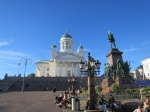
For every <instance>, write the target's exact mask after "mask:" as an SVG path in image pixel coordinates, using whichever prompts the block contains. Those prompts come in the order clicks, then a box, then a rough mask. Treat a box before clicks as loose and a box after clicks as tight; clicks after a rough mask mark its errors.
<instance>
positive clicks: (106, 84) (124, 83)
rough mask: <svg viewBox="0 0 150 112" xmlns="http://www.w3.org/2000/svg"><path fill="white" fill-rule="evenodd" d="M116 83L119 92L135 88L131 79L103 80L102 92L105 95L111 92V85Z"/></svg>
mask: <svg viewBox="0 0 150 112" xmlns="http://www.w3.org/2000/svg"><path fill="white" fill-rule="evenodd" d="M113 83H116V84H117V85H118V86H119V89H120V90H123V89H127V88H136V87H137V85H136V84H135V82H134V80H133V79H132V78H131V77H119V78H115V79H113V78H108V79H103V81H102V92H104V93H106V92H109V91H110V90H111V85H112V84H113Z"/></svg>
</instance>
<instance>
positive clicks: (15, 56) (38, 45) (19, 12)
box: [0, 0, 150, 79]
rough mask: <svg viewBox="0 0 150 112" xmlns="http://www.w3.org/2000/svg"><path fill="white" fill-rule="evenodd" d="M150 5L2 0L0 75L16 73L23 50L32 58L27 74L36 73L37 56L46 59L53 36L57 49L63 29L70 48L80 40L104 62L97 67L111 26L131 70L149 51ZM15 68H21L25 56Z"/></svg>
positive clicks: (117, 0)
mask: <svg viewBox="0 0 150 112" xmlns="http://www.w3.org/2000/svg"><path fill="white" fill-rule="evenodd" d="M149 5H150V1H149V0H0V78H1V79H3V77H4V75H5V73H8V75H9V76H13V75H15V74H16V75H18V68H19V66H18V63H19V61H20V59H21V58H25V57H26V55H27V56H28V57H29V58H31V59H32V61H33V63H32V64H30V62H29V61H28V64H27V71H26V75H27V74H29V73H35V62H36V60H38V59H40V60H48V59H49V58H50V47H51V46H52V45H53V43H54V42H55V43H56V45H57V48H58V50H59V45H60V44H59V40H60V38H61V36H62V35H63V34H65V32H66V29H68V33H69V34H70V35H71V36H72V37H73V40H74V51H77V48H78V46H79V45H80V43H81V44H82V45H83V47H84V48H85V56H86V57H85V58H87V53H88V52H90V53H91V56H93V57H94V59H97V60H99V61H100V62H101V63H102V66H101V73H103V65H104V63H105V62H107V59H106V54H107V53H108V51H109V50H110V46H109V43H108V41H107V33H108V31H111V32H112V33H113V35H114V37H115V40H116V41H115V42H116V46H117V48H118V49H119V50H120V51H122V52H124V53H123V60H124V61H126V60H128V61H130V62H131V68H132V70H133V69H135V68H137V67H138V66H139V65H140V64H141V60H143V59H144V58H146V57H150V34H149V33H150V28H149V27H150V7H149ZM19 71H20V73H21V74H23V72H24V61H23V62H22V65H21V66H20V70H19Z"/></svg>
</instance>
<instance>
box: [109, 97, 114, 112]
mask: <svg viewBox="0 0 150 112" xmlns="http://www.w3.org/2000/svg"><path fill="white" fill-rule="evenodd" d="M114 103H115V99H114V97H113V96H112V95H110V97H109V100H108V104H109V107H110V109H111V110H112V112H113V109H114V107H115V106H114Z"/></svg>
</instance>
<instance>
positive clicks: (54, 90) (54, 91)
mask: <svg viewBox="0 0 150 112" xmlns="http://www.w3.org/2000/svg"><path fill="white" fill-rule="evenodd" d="M53 93H54V96H55V93H56V87H54V89H53Z"/></svg>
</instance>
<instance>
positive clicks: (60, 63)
mask: <svg viewBox="0 0 150 112" xmlns="http://www.w3.org/2000/svg"><path fill="white" fill-rule="evenodd" d="M61 71H62V62H60V73H59V76H60V77H61Z"/></svg>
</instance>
